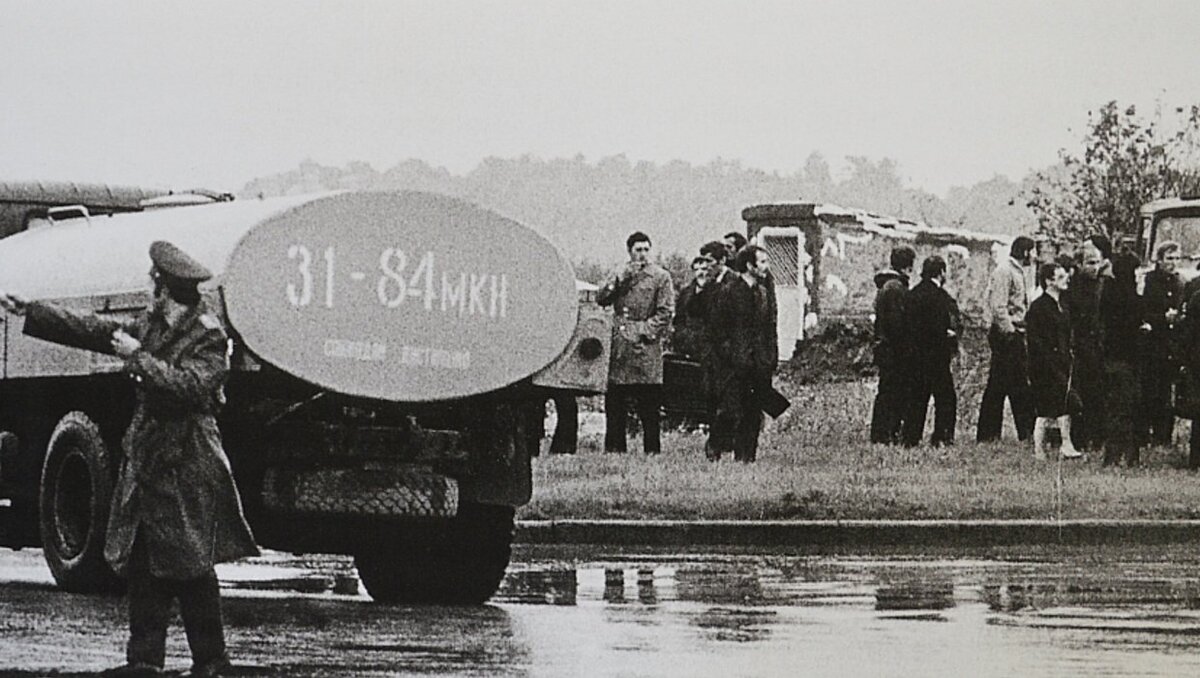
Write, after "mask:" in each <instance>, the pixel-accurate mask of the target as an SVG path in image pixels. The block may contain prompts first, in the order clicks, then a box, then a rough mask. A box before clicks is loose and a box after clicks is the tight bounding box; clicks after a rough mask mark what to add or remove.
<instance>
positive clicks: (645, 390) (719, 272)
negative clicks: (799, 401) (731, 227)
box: [550, 231, 779, 462]
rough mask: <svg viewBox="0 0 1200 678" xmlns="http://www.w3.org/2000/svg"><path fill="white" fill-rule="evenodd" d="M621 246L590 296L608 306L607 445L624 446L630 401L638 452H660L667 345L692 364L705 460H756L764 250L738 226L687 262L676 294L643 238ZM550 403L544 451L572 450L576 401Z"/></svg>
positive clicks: (770, 303) (765, 322) (765, 387)
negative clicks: (617, 261)
mask: <svg viewBox="0 0 1200 678" xmlns="http://www.w3.org/2000/svg"><path fill="white" fill-rule="evenodd" d="M625 246H626V250H627V251H628V254H629V259H628V261H626V262H625V263H624V264H622V265H621V266H620V267H618V268H617V270H615V271H613V272H612V273H611V274H609V275H608V277H607V278H606V279H605V281H604V282H603V284H602V285H601V286H600V289H599V290H598V292H597V297H596V299H597V301H598V302H599V304H600V305H601V306H611V307H612V309H613V334H612V350H611V355H610V362H609V374H608V388H607V392H606V395H605V402H604V410H605V418H606V426H605V435H604V449H605V451H606V452H625V451H626V449H627V438H628V427H627V423H628V421H627V418H628V414H629V409H630V407H631V406H632V409H633V410H634V411H635V413H636V414H637V416H638V419H639V420H640V422H641V429H642V449H643V450H644V451H645V452H646V453H647V454H657V453H659V452H660V451H661V450H662V441H661V428H660V417H661V412H662V400H663V396H662V388H663V356H664V351H665V350H666V349H667V348H668V347H669V348H670V350H671V351H672V352H674V353H676V354H678V355H680V356H683V357H686V358H690V359H692V360H694V361H695V362H697V363H699V364H700V371H701V375H702V379H701V382H702V383H701V384H700V388H701V390H702V391H703V400H704V407H705V410H706V412H705V414H706V419H707V421H708V422H709V426H708V439H707V441H706V443H705V454H706V456H707V458H708V459H710V460H713V461H717V460H720V459H721V458H723V457H726V456H729V457H732V458H733V459H735V460H737V461H741V462H753V461H755V459H756V458H757V456H758V437H759V432H760V431H761V429H762V423H763V414H762V413H763V408H764V405H763V403H764V400H769V399H770V398H771V395H772V394H773V393H774V390H773V387H772V384H771V380H772V377H773V375H774V373H775V367H776V363H777V361H778V354H779V351H778V345H777V338H776V331H775V326H776V315H777V313H776V310H777V309H776V302H775V286H774V282H773V279H772V278H771V273H770V257H769V256H768V255H767V252H766V251H765V250H763V249H761V248H759V247H757V246H756V245H752V244H748V243H747V241H746V238H745V236H743V235H742V234H740V233H737V232H732V233H729V234H727V235H726V236H725V237H724V238H723V239H722V240H714V241H711V242H707V243H705V244H704V245H703V246H702V247H701V248H700V251H699V254H698V255H697V256H696V257H695V258H694V259H693V260H692V263H691V270H692V278H691V280H689V281H688V282H687V283H686V284H685V285H684V286H683V287H681V288H680V289H679V291H678V293H677V292H676V290H675V287H674V285H673V283H672V280H671V276H670V274H669V273H668V272H667V271H666V269H664V268H663V267H662V266H660V265H658V264H657V263H655V262H654V261H652V260H651V250H652V242H651V240H650V237H649V236H648V235H646V234H645V233H642V232H640V231H639V232H636V233H633V234H632V235H630V236H629V238H628V239H627V240H626V242H625ZM554 400H555V404H556V408H557V410H558V414H559V425H558V427H557V428H556V429H555V434H554V438H553V440H552V442H551V444H550V451H551V452H552V453H554V452H557V453H570V452H573V451H574V447H575V445H574V441H575V440H576V437H575V436H576V422H577V417H578V410H577V405H576V404H575V402H574V398H572V397H570V396H563V395H562V394H556V395H555V396H554ZM766 407H767V409H768V410H770V407H771V406H770V405H767V406H766Z"/></svg>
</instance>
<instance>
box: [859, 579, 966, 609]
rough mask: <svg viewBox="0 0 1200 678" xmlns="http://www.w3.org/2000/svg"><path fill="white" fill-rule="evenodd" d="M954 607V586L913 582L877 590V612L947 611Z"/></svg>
mask: <svg viewBox="0 0 1200 678" xmlns="http://www.w3.org/2000/svg"><path fill="white" fill-rule="evenodd" d="M951 607H954V584H952V583H951V582H948V581H946V582H940V581H913V582H907V583H904V584H898V585H891V586H880V587H879V588H878V589H876V590H875V609H876V610H897V611H905V610H945V609H948V608H951Z"/></svg>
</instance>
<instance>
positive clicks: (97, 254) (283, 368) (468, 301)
mask: <svg viewBox="0 0 1200 678" xmlns="http://www.w3.org/2000/svg"><path fill="white" fill-rule="evenodd" d="M189 202H195V203H196V204H190V205H188V206H175V207H170V208H169V209H144V210H141V211H131V212H128V213H117V214H113V215H111V216H105V217H103V218H96V217H88V216H80V217H78V218H71V219H65V220H56V221H54V222H53V223H50V224H48V225H45V226H44V227H41V228H32V229H28V230H26V231H24V232H21V233H17V234H16V235H12V236H9V237H7V238H4V239H2V240H0V289H5V290H8V291H12V292H16V293H20V294H22V295H24V296H26V297H28V298H31V299H39V300H50V301H54V302H57V303H61V304H64V305H66V306H69V307H72V308H76V309H81V310H88V311H92V312H95V313H99V314H103V315H109V316H111V317H113V318H123V317H130V316H132V315H133V314H136V313H140V312H141V311H142V310H143V309H145V308H146V307H147V306H148V304H149V301H150V299H149V281H148V278H147V272H148V270H149V259H148V256H147V251H148V247H149V245H150V243H151V242H153V241H155V240H168V241H171V242H173V243H175V244H176V245H178V246H179V247H180V248H182V249H183V250H184V251H186V252H188V253H189V254H191V255H192V256H194V257H196V258H197V259H198V260H199V261H201V262H202V263H204V264H205V265H206V266H207V267H208V268H209V269H210V270H212V271H213V272H214V273H215V274H216V276H215V277H214V279H213V281H211V284H207V285H206V286H204V287H203V288H202V290H203V291H204V293H205V296H206V300H207V303H209V305H210V306H211V308H213V309H215V310H216V311H217V312H218V314H219V315H220V317H221V320H222V321H223V323H224V324H225V326H226V329H227V331H228V333H229V335H230V337H231V342H230V343H231V366H232V368H231V372H230V378H229V381H228V384H227V386H226V398H227V402H226V405H225V407H224V409H223V411H222V413H221V416H220V424H221V430H222V436H223V439H224V444H225V448H226V451H227V453H228V455H229V458H230V462H231V465H232V468H233V472H234V477H235V480H236V481H237V483H238V487H239V490H240V491H241V495H242V500H243V503H244V507H245V511H246V515H247V519H248V520H249V522H250V524H251V527H252V528H253V529H254V532H255V535H256V537H257V538H258V540H259V543H260V544H261V545H263V546H265V547H268V548H273V549H278V550H283V551H290V552H296V553H340V554H349V555H352V556H353V557H354V560H355V564H356V566H357V568H358V570H359V575H360V577H361V579H362V582H363V584H364V585H365V587H366V589H367V591H368V593H369V594H370V595H371V596H372V597H373V598H375V599H376V600H379V601H389V602H417V601H429V602H458V603H472V602H481V601H483V600H486V599H487V598H488V597H489V596H491V594H492V593H493V592H494V591H495V589H496V587H497V586H498V585H499V583H500V581H501V578H502V577H503V574H504V571H505V569H506V567H507V565H508V561H509V556H510V552H511V542H512V537H513V528H514V508H515V507H517V506H520V505H522V504H524V503H525V502H527V501H528V500H529V498H530V494H531V472H530V454H531V451H532V450H533V449H534V446H536V445H537V444H538V439H539V438H540V435H541V429H540V424H541V411H542V404H543V401H544V399H545V398H546V396H547V394H548V393H549V392H551V391H552V390H553V389H566V390H570V391H573V392H576V393H587V392H598V391H601V390H603V388H604V385H605V382H606V380H607V367H608V343H609V338H610V331H611V323H610V321H609V319H608V317H607V316H606V315H605V314H604V313H603V312H602V311H600V310H599V309H598V308H596V307H595V306H594V304H592V303H583V304H581V303H580V301H579V299H580V296H579V294H578V293H577V289H576V282H575V278H574V274H573V271H572V268H571V266H570V264H569V263H568V262H567V261H566V260H565V259H564V258H563V256H562V255H561V254H560V253H559V252H558V250H557V249H556V248H555V247H554V246H553V245H552V244H550V243H549V242H548V241H546V240H545V239H544V238H542V237H541V236H539V235H538V234H537V233H535V232H534V231H532V230H530V229H528V228H526V227H524V226H522V225H520V224H517V223H516V222H514V221H511V220H509V219H506V218H504V217H502V216H500V215H498V214H495V213H493V212H490V211H487V210H484V209H481V208H479V207H476V206H473V205H470V204H467V203H464V202H461V201H458V200H454V199H451V198H447V197H444V196H439V195H433V194H428V193H416V192H344V193H334V194H326V195H320V196H302V197H284V198H272V199H265V200H248V201H228V200H196V201H186V200H185V201H177V204H187V203H189ZM84 213H86V211H85V212H84ZM588 298H589V297H587V296H584V299H588ZM21 323H22V321H21V319H19V318H15V317H6V318H4V319H3V326H2V331H3V343H2V345H0V351H2V369H3V373H2V379H0V537H3V542H0V543H2V544H3V545H6V546H9V547H14V548H20V547H24V546H41V547H42V548H43V550H44V553H45V558H46V561H47V563H48V564H49V566H50V568H51V570H52V571H53V573H54V577H55V579H56V580H57V582H58V583H59V585H60V586H62V587H64V588H67V589H71V590H77V591H90V590H98V589H103V588H107V587H110V586H113V585H114V584H115V583H116V582H115V580H114V579H113V575H112V573H111V572H110V571H109V570H108V568H107V565H106V563H105V562H104V559H103V556H102V550H103V539H104V533H105V526H106V522H107V516H108V502H109V499H110V496H111V491H112V485H113V479H114V474H115V471H116V469H117V467H118V465H119V459H120V455H121V454H122V452H121V448H120V440H121V435H122V433H123V432H124V429H125V427H126V425H127V423H128V421H129V417H130V414H131V411H132V404H133V390H132V387H131V385H130V383H128V381H127V378H126V377H125V376H123V375H122V373H121V372H120V370H119V367H120V361H119V360H118V359H117V358H115V357H113V356H107V355H103V354H98V353H92V352H87V351H83V350H80V349H75V348H69V347H64V346H59V345H55V344H50V343H47V342H43V341H40V340H36V339H32V338H30V337H27V336H25V335H23V333H22V331H21ZM5 504H7V505H5Z"/></svg>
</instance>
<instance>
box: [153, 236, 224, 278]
mask: <svg viewBox="0 0 1200 678" xmlns="http://www.w3.org/2000/svg"><path fill="white" fill-rule="evenodd" d="M150 261H152V262H154V267H155V268H157V269H158V270H159V271H160V272H162V273H163V274H164V275H166V276H167V277H170V278H174V279H176V280H178V281H180V282H186V283H201V282H204V281H205V280H208V279H209V278H211V277H212V271H210V270H208V269H207V268H205V267H204V264H201V263H200V262H198V261H196V260H195V259H193V258H191V257H190V256H188V255H187V253H185V252H184V251H183V250H181V249H179V248H178V247H176V246H174V245H172V244H171V243H169V242H167V241H165V240H156V241H155V242H154V243H153V244H151V245H150Z"/></svg>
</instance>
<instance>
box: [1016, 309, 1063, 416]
mask: <svg viewBox="0 0 1200 678" xmlns="http://www.w3.org/2000/svg"><path fill="white" fill-rule="evenodd" d="M1025 332H1026V335H1025V337H1026V342H1027V343H1028V346H1029V385H1030V387H1032V389H1033V400H1034V409H1035V410H1036V412H1037V416H1039V417H1061V416H1062V415H1064V414H1067V389H1068V387H1069V383H1070V377H1071V322H1070V317H1069V316H1068V315H1067V314H1066V313H1064V312H1063V310H1062V308H1061V307H1060V306H1059V304H1058V302H1057V301H1055V300H1054V298H1053V297H1051V296H1050V295H1049V294H1043V295H1041V296H1040V297H1038V298H1037V299H1034V300H1033V303H1032V304H1030V305H1029V311H1028V312H1027V313H1026V314H1025Z"/></svg>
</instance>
